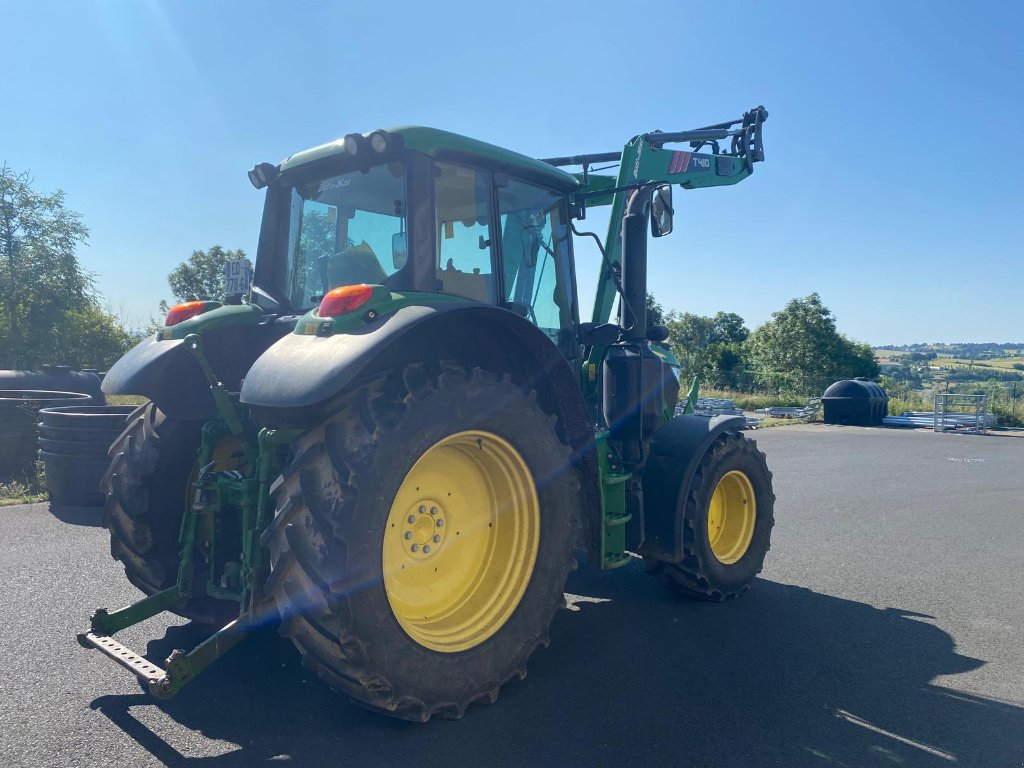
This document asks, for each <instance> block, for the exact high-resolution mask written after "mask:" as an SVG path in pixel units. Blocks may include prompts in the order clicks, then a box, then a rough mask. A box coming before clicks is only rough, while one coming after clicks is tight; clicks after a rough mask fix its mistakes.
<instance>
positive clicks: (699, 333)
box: [665, 312, 750, 386]
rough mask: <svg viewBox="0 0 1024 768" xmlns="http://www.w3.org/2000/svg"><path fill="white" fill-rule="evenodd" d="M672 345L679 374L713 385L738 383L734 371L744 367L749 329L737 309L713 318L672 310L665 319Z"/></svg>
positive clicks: (717, 314)
mask: <svg viewBox="0 0 1024 768" xmlns="http://www.w3.org/2000/svg"><path fill="white" fill-rule="evenodd" d="M665 324H666V325H667V326H668V331H669V346H670V347H671V349H672V354H674V355H675V356H676V359H678V360H679V363H680V376H681V378H683V379H692V378H693V377H694V376H700V377H701V379H702V380H703V381H705V382H706V383H708V384H711V385H713V386H723V385H728V386H736V381H735V379H736V376H735V373H736V372H737V371H739V370H740V369H741V368H742V365H743V355H742V349H743V348H742V344H743V341H744V340H745V339H746V338H747V336H749V335H750V331H749V330H748V329H747V327H746V326H745V325H744V324H743V318H742V317H740V316H739V315H737V314H735V313H734V312H717V313H716V314H715V316H714V317H705V316H703V315H694V314H691V313H689V312H684V313H682V314H678V313H675V312H671V313H669V314H668V316H667V317H666V319H665Z"/></svg>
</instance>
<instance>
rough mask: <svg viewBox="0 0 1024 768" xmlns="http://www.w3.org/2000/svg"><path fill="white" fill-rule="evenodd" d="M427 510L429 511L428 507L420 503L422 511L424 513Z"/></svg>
mask: <svg viewBox="0 0 1024 768" xmlns="http://www.w3.org/2000/svg"><path fill="white" fill-rule="evenodd" d="M426 511H427V508H426V507H425V506H423V505H422V504H420V512H421V513H423V512H426Z"/></svg>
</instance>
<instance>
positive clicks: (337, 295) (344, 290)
mask: <svg viewBox="0 0 1024 768" xmlns="http://www.w3.org/2000/svg"><path fill="white" fill-rule="evenodd" d="M371 298H373V286H372V285H343V286H341V287H340V288H332V289H331V290H329V291H328V292H327V293H326V294H324V297H323V299H322V300H321V301H320V312H319V314H320V317H337V316H338V315H344V314H345V313H346V312H351V311H352V310H354V309H359V307H361V306H363V304H365V303H366V302H368V301H369V300H370V299H371Z"/></svg>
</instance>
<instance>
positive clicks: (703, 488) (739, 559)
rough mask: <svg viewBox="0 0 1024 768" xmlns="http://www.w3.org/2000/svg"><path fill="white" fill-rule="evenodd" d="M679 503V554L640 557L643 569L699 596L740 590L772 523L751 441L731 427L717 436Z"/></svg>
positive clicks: (765, 479) (766, 479)
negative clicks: (675, 557)
mask: <svg viewBox="0 0 1024 768" xmlns="http://www.w3.org/2000/svg"><path fill="white" fill-rule="evenodd" d="M683 503H684V504H685V509H684V513H683V559H682V560H681V561H680V562H678V563H672V562H665V561H661V560H654V559H652V558H645V560H644V563H645V566H646V568H647V571H648V572H649V573H652V574H655V575H657V576H660V577H661V579H662V580H663V582H664V583H665V584H666V585H667V586H668V587H669V588H671V589H672V590H673V591H675V592H677V593H679V594H681V595H685V596H686V597H692V598H697V599H699V600H710V601H713V602H721V601H723V600H730V599H732V598H735V597H738V596H739V595H741V594H743V593H744V592H746V591H747V590H748V589H750V586H751V584H752V583H753V581H754V577H756V576H757V574H759V573H760V572H761V569H762V568H763V566H764V558H765V555H766V554H767V553H768V550H769V549H770V548H771V531H772V527H773V526H774V524H775V517H774V506H775V494H774V493H773V492H772V473H771V472H770V471H769V470H768V464H767V462H766V461H765V456H764V454H763V453H762V452H761V451H759V450H758V449H757V445H756V443H754V441H753V440H749V439H747V438H746V437H744V436H743V435H741V434H738V433H736V432H726V433H724V434H722V435H721V436H720V437H718V439H716V440H715V442H714V443H712V445H711V447H710V448H708V450H707V452H706V453H705V454H704V456H703V458H702V459H701V462H700V465H699V466H698V467H697V471H696V473H695V474H694V476H693V481H692V483H691V485H690V491H689V493H688V494H687V496H686V499H685V501H684V502H683ZM751 507H753V510H751V509H750V508H751ZM730 511H731V514H730Z"/></svg>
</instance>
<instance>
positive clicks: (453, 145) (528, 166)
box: [280, 125, 580, 192]
mask: <svg viewBox="0 0 1024 768" xmlns="http://www.w3.org/2000/svg"><path fill="white" fill-rule="evenodd" d="M386 131H387V133H389V134H391V135H396V136H401V137H402V142H403V143H404V145H405V147H406V148H407V149H411V150H414V151H416V152H422V153H424V154H426V155H430V156H431V157H434V158H436V159H438V160H448V161H451V162H473V161H476V162H482V163H483V164H484V165H487V166H490V167H494V168H497V169H499V170H504V171H507V172H508V173H511V174H513V175H523V176H527V177H531V178H532V179H534V180H537V181H540V182H543V183H544V184H546V185H549V186H552V187H557V188H558V189H561V190H563V191H566V192H571V191H572V190H575V189H578V188H579V186H580V182H579V179H577V178H576V177H575V176H573V175H572V174H571V173H566V172H565V171H563V170H561V169H560V168H556V167H554V166H553V165H548V164H547V163H545V162H541V161H540V160H535V159H534V158H532V157H527V156H526V155H521V154H519V153H518V152H513V151H511V150H508V149H504V148H502V147H498V146H495V145H494V144H488V143H487V142H484V141H477V140H476V139H471V138H469V137H468V136H461V135H459V134H457V133H451V132H449V131H442V130H439V129H437V128H427V127H424V126H420V125H406V126H400V127H397V128H388V129H386ZM369 135H370V134H369V132H367V133H365V134H363V136H366V137H368V136H369ZM343 141H344V138H339V139H336V140H334V141H331V142H328V143H327V144H321V145H320V146H318V147H313V148H311V149H306V150H303V151H302V152H297V153H296V154H294V155H291V156H290V157H288V158H286V159H285V160H284V161H282V162H281V165H280V170H281V171H286V170H290V169H292V168H296V167H298V166H300V165H305V164H306V163H311V162H314V161H316V160H321V159H323V158H326V157H332V156H334V155H338V154H341V153H342V152H344V151H345V150H344V147H343Z"/></svg>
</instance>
